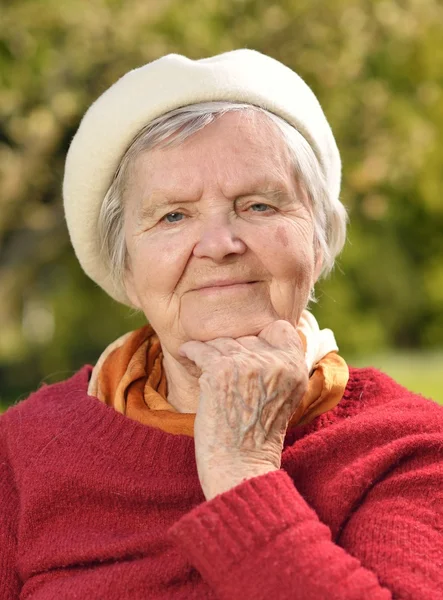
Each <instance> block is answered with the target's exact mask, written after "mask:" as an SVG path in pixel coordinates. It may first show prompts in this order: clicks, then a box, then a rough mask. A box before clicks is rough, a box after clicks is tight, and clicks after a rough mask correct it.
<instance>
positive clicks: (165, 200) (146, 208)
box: [137, 186, 291, 222]
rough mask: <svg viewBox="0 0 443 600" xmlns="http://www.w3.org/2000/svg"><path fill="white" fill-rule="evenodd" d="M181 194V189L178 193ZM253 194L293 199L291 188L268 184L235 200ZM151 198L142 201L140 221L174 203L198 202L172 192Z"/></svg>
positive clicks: (281, 199) (276, 200) (284, 199)
mask: <svg viewBox="0 0 443 600" xmlns="http://www.w3.org/2000/svg"><path fill="white" fill-rule="evenodd" d="M154 194H155V192H154ZM154 194H153V195H154ZM180 194H181V191H180V192H179V193H178V195H180ZM251 196H259V197H260V198H265V199H266V200H269V201H271V202H276V203H282V202H285V201H289V200H290V199H291V194H290V192H289V190H287V189H286V188H285V187H282V186H272V187H271V186H269V187H268V186H267V187H265V188H261V189H260V188H258V189H256V190H251V191H250V192H246V193H243V194H239V195H238V196H235V200H236V201H237V200H243V199H245V198H249V197H251ZM151 198H152V195H151V196H150V197H148V198H147V200H145V201H144V202H143V203H142V206H141V207H140V209H139V211H138V214H137V217H138V220H139V222H142V221H144V220H145V219H152V218H153V217H154V216H155V214H156V213H157V212H159V211H161V210H162V209H164V208H167V207H168V206H172V205H174V204H180V205H183V204H193V203H195V202H198V199H195V198H185V197H181V198H177V197H175V196H174V197H173V196H172V195H171V193H170V192H169V193H166V194H164V195H162V197H161V198H160V199H159V200H158V201H156V202H152V201H151Z"/></svg>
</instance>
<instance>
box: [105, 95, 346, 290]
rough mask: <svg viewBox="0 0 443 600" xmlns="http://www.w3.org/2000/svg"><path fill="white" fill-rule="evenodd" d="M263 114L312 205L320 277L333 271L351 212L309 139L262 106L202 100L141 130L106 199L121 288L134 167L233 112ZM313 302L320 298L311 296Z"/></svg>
mask: <svg viewBox="0 0 443 600" xmlns="http://www.w3.org/2000/svg"><path fill="white" fill-rule="evenodd" d="M239 110H241V111H251V110H253V111H259V112H261V113H264V114H265V115H266V117H268V118H269V119H270V120H271V121H272V122H273V123H275V125H276V126H277V128H278V130H279V132H280V133H281V135H282V138H283V140H284V141H285V142H286V144H287V146H288V148H289V151H290V153H291V157H292V159H293V164H294V171H295V175H296V176H297V177H298V179H299V181H300V182H301V184H302V185H303V186H304V188H305V191H306V193H307V195H308V198H309V200H310V203H311V208H312V213H313V221H314V235H315V242H316V246H317V247H318V248H319V249H320V250H321V252H322V269H321V273H320V275H321V276H325V275H327V274H328V273H329V272H330V271H331V270H332V268H333V266H334V262H335V258H336V257H337V255H338V254H339V253H340V252H341V250H342V248H343V246H344V243H345V239H346V224H347V214H346V209H345V207H344V206H343V204H342V203H341V202H340V200H339V199H338V198H335V197H332V196H331V194H330V192H329V190H328V189H327V186H326V183H325V178H324V175H323V172H322V169H321V166H320V164H319V162H318V160H317V157H316V156H315V154H314V151H313V150H312V148H311V146H310V145H309V144H308V142H307V141H306V139H305V138H304V137H303V136H302V135H301V134H300V133H299V132H298V131H297V130H296V129H295V128H294V127H292V126H291V125H289V123H287V122H286V121H284V120H283V119H282V118H280V117H278V116H276V115H274V114H272V113H270V112H268V111H267V110H265V109H263V108H259V107H257V106H253V105H251V104H239V103H232V102H202V103H198V104H191V105H189V106H184V107H182V108H178V109H175V110H172V111H170V112H168V113H166V114H164V115H161V116H160V117H158V118H156V119H154V120H153V121H151V122H150V123H149V124H148V125H146V126H145V127H144V128H143V129H141V130H140V131H139V133H138V134H137V136H136V137H135V138H134V139H133V141H132V143H131V144H130V146H129V147H128V149H127V150H126V152H125V154H124V155H123V157H122V159H121V161H120V164H119V166H118V168H117V170H116V173H115V175H114V179H113V181H112V183H111V186H110V188H109V190H108V192H107V194H106V196H105V198H104V200H103V203H102V206H101V210H100V215H99V220H98V235H99V242H100V248H101V255H102V259H103V261H104V263H105V264H107V265H108V268H109V271H110V273H111V277H112V281H113V284H114V286H115V287H116V289H119V290H122V289H123V290H124V280H125V273H126V269H127V267H128V255H127V248H126V242H125V235H124V204H123V195H124V192H125V189H126V186H127V183H128V179H129V176H128V174H129V170H130V166H131V165H132V164H133V163H134V161H135V159H136V158H137V157H138V156H139V155H140V154H142V153H143V152H146V151H148V150H152V149H153V148H158V147H162V148H164V147H167V146H172V145H174V146H178V145H180V144H181V143H182V142H184V141H185V140H186V139H187V138H188V137H190V136H192V135H193V134H194V133H196V132H197V131H199V130H200V129H203V128H204V127H206V126H207V125H209V124H210V123H212V122H213V121H214V120H215V119H216V118H218V117H220V116H222V115H223V114H225V113H227V112H231V111H239ZM310 300H311V301H312V300H315V298H314V296H313V293H312V292H311V296H310Z"/></svg>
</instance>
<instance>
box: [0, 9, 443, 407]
mask: <svg viewBox="0 0 443 600" xmlns="http://www.w3.org/2000/svg"><path fill="white" fill-rule="evenodd" d="M239 47H248V48H254V49H257V50H260V51H262V52H264V53H266V54H269V55H271V56H273V57H275V58H277V59H279V60H281V61H282V62H284V63H286V64H287V65H289V66H290V67H292V68H293V69H294V70H296V71H297V72H298V73H299V74H300V75H301V76H302V77H303V78H304V79H305V80H306V81H307V83H308V84H309V85H310V86H311V87H312V88H313V90H314V91H315V93H316V94H317V95H318V97H319V99H320V101H321V104H322V106H323V108H324V110H325V113H326V115H327V116H328V119H329V121H330V123H331V126H332V129H333V131H334V133H335V136H336V139H337V143H338V146H339V148H340V150H341V154H342V159H343V190H342V200H343V202H344V203H345V205H346V206H347V207H348V210H349V213H350V218H351V225H350V228H349V241H348V244H347V246H346V249H345V251H344V253H343V255H342V256H341V258H340V260H339V262H338V264H337V267H336V270H335V272H334V274H333V275H332V277H330V278H329V279H328V280H327V281H325V282H323V283H322V284H321V285H319V286H318V290H317V296H318V304H317V305H316V306H314V307H313V312H314V314H315V315H316V316H317V318H318V320H319V322H320V325H321V326H322V327H330V328H332V329H333V330H334V332H335V335H336V338H337V340H338V343H339V345H340V349H341V353H342V355H343V356H344V357H345V358H346V359H347V360H348V362H349V363H350V364H353V365H373V366H377V367H378V368H381V369H382V370H384V371H385V372H387V373H389V374H391V375H392V376H393V377H394V378H396V379H397V380H399V381H400V382H402V383H403V384H404V385H406V386H407V387H409V388H411V389H413V390H415V391H419V392H421V393H423V394H424V395H426V396H430V397H433V398H434V399H436V400H438V401H441V402H443V385H442V384H443V375H442V367H443V199H442V190H443V176H442V173H443V141H442V140H443V3H442V2H441V1H440V0H409V1H408V0H403V1H401V2H400V1H396V2H395V1H387V0H379V1H378V0H372V1H371V0H364V1H363V0H287V1H282V2H277V3H273V2H272V0H186V1H184V0H140V1H138V0H125V1H120V0H114V1H111V0H108V1H105V0H87V1H81V0H63V2H60V0H10V1H9V2H8V1H5V0H4V1H3V2H2V6H1V8H0V394H1V395H0V408H3V409H4V408H5V407H6V406H7V405H8V404H10V403H13V402H16V401H18V400H20V399H22V398H24V397H26V396H27V395H28V394H29V392H30V391H32V390H34V389H36V388H37V387H39V385H41V383H42V382H47V383H51V382H53V381H56V380H59V379H63V378H66V377H68V376H70V375H71V374H72V373H73V372H75V371H76V370H77V369H78V368H79V367H80V366H81V365H83V364H84V363H91V364H93V363H94V362H95V361H96V359H97V358H98V356H99V354H100V353H101V351H102V350H103V349H104V348H105V346H106V345H107V344H109V343H110V342H111V341H113V340H114V339H115V338H116V337H117V336H119V335H121V334H122V333H124V332H126V331H128V330H131V329H134V328H136V327H138V326H139V325H140V324H141V322H142V321H141V319H140V317H136V316H134V315H133V314H132V315H131V313H130V311H129V310H128V309H127V308H125V307H123V306H120V305H117V304H116V303H115V302H113V301H112V300H110V299H109V298H108V297H107V296H106V295H105V294H104V293H103V292H102V291H101V290H100V289H99V288H97V287H96V286H95V285H94V284H93V283H92V282H90V281H89V280H88V279H87V277H86V276H85V275H84V274H83V272H82V271H81V269H80V267H79V266H78V264H77V262H76V259H75V257H74V254H73V251H72V249H71V247H70V245H69V238H68V234H67V230H66V226H65V223H64V218H63V210H62V201H61V180H62V173H63V163H64V157H65V154H66V151H67V148H68V145H69V141H70V139H71V138H72V136H73V134H74V132H75V130H76V128H77V126H78V123H79V121H80V119H81V116H82V114H83V113H84V111H85V110H86V108H87V107H88V106H89V104H90V103H91V102H92V101H93V100H94V99H95V98H96V97H97V96H98V95H100V93H101V92H103V91H104V90H105V89H106V88H107V87H108V86H109V85H110V84H111V83H113V82H114V81H115V80H116V79H117V78H118V77H120V76H121V75H123V74H124V73H125V72H126V71H128V70H129V69H131V68H134V67H137V66H139V65H141V64H143V63H145V62H148V61H151V60H153V59H155V58H157V57H159V56H161V55H163V54H167V53H170V52H176V53H183V54H186V55H188V56H190V57H191V58H201V57H206V56H210V55H213V54H217V53H219V52H223V51H227V50H231V49H234V48H239Z"/></svg>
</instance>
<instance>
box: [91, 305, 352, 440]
mask: <svg viewBox="0 0 443 600" xmlns="http://www.w3.org/2000/svg"><path fill="white" fill-rule="evenodd" d="M297 331H298V334H299V335H300V338H301V340H302V343H303V348H304V350H305V360H306V364H307V367H308V372H309V374H310V377H309V382H308V389H307V390H306V393H305V395H304V396H303V398H302V401H301V402H300V404H299V406H298V408H297V410H296V411H295V413H294V414H293V415H292V417H291V419H290V421H289V424H288V430H289V429H291V428H293V427H295V426H297V425H304V424H306V423H309V422H310V421H312V420H313V419H314V418H315V417H317V416H318V415H320V414H322V413H324V412H326V411H328V410H330V409H332V408H334V407H335V406H336V405H337V404H338V403H339V402H340V400H341V398H342V397H343V392H344V390H345V387H346V384H347V382H348V378H349V370H348V366H347V364H346V362H345V361H344V359H343V358H342V357H341V356H339V355H338V353H337V352H338V348H337V344H336V342H335V338H334V334H333V333H332V331H331V330H330V329H322V330H321V329H320V328H319V326H318V323H317V321H316V319H315V317H314V316H313V315H312V314H311V313H309V312H308V311H307V310H305V311H303V313H302V316H301V318H300V321H299V323H298V325H297ZM88 394H89V395H90V396H95V397H96V398H98V399H99V400H100V401H101V402H104V403H105V404H107V405H108V406H112V407H113V408H114V409H115V410H116V411H118V412H120V413H122V414H124V415H126V416H127V417H128V418H130V419H133V420H135V421H138V422H140V423H143V424H144V425H150V426H151V427H156V428H158V429H162V430H163V431H166V432H168V433H172V434H176V435H179V434H181V435H188V436H190V437H193V436H194V420H195V414H193V413H180V412H178V411H177V409H176V408H174V406H172V405H171V404H170V403H169V402H168V400H167V395H168V391H167V380H166V373H165V370H164V368H163V353H162V349H161V345H160V341H159V339H158V336H157V334H156V333H155V331H154V330H153V329H152V327H151V326H150V325H145V326H144V327H141V328H140V329H137V330H135V331H132V332H129V333H126V334H125V335H123V336H121V337H120V338H118V339H117V340H115V341H114V342H113V343H112V344H110V345H109V346H108V347H107V348H106V349H105V350H104V352H103V353H102V354H101V356H100V358H99V360H98V362H97V364H96V365H95V367H94V369H93V371H92V375H91V379H90V382H89V386H88Z"/></svg>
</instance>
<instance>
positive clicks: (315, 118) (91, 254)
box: [63, 49, 341, 305]
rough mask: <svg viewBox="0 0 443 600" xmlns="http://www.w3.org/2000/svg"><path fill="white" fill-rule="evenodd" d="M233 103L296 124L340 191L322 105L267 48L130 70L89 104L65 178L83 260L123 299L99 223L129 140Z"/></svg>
mask: <svg viewBox="0 0 443 600" xmlns="http://www.w3.org/2000/svg"><path fill="white" fill-rule="evenodd" d="M211 101H231V102H242V103H248V104H252V105H255V106H259V107H262V108H264V109H267V110H268V111H270V112H272V113H274V114H276V115H278V116H280V117H282V118H283V119H285V120H286V121H287V122H288V123H289V124H291V125H292V126H294V127H295V129H297V130H298V131H299V132H300V133H301V134H302V135H303V136H304V138H305V139H306V140H307V142H308V143H309V144H310V146H311V147H312V149H313V151H314V152H315V154H316V156H317V159H318V160H319V163H320V166H321V168H322V171H323V173H324V177H325V180H326V184H327V186H328V189H329V191H330V193H331V194H332V196H333V197H334V198H338V195H339V191H340V177H341V162H340V155H339V152H338V149H337V145H336V143H335V140H334V136H333V134H332V131H331V128H330V127H329V124H328V122H327V120H326V117H325V115H324V113H323V111H322V108H321V106H320V104H319V102H318V100H317V98H316V97H315V95H314V93H313V92H312V90H311V89H310V88H309V87H308V85H307V84H306V83H305V82H304V81H303V80H302V79H301V78H300V77H299V76H298V75H297V74H296V73H294V71H292V70H291V69H289V68H288V67H286V66H285V65H283V64H282V63H280V62H278V61H277V60H275V59H273V58H270V57H269V56H266V55H264V54H261V53H260V52H256V51H254V50H246V49H242V50H233V51H232V52H226V53H224V54H219V55H217V56H213V57H211V58H205V59H201V60H191V59H189V58H186V57H185V56H180V55H177V54H169V55H167V56H163V57H162V58H159V59H158V60H155V61H153V62H151V63H148V64H146V65H144V66H142V67H139V68H138V69H134V70H132V71H129V72H128V73H126V75H124V76H123V77H121V78H120V79H119V80H118V81H117V82H116V83H114V84H113V85H112V86H111V87H110V88H109V89H108V90H106V91H105V92H104V93H103V94H102V95H101V96H100V97H99V98H98V99H97V100H96V101H95V102H94V103H93V104H92V105H91V106H90V108H89V109H88V111H87V112H86V114H85V115H84V117H83V119H82V121H81V123H80V126H79V128H78V131H77V133H76V134H75V136H74V138H73V140H72V143H71V146H70V148H69V151H68V155H67V158H66V165H65V174H64V181H63V198H64V208H65V216H66V222H67V226H68V230H69V235H70V238H71V242H72V245H73V247H74V250H75V253H76V255H77V258H78V260H79V261H80V264H81V266H82V267H83V269H84V271H85V272H86V274H87V275H89V277H91V279H93V281H95V282H96V283H97V284H98V285H100V286H101V287H102V288H103V289H104V290H105V291H106V292H107V293H108V294H109V295H110V296H111V297H113V298H114V299H115V300H118V301H119V302H122V303H124V304H129V305H130V302H129V300H128V298H127V297H126V295H125V294H124V293H122V292H121V291H118V290H116V289H115V287H114V285H113V282H112V280H111V276H110V272H109V268H108V266H107V265H105V264H104V263H103V261H102V259H101V253H100V244H99V239H98V235H97V221H98V217H99V213H100V208H101V205H102V202H103V199H104V197H105V195H106V193H107V191H108V189H109V187H110V185H111V183H112V180H113V178H114V174H115V172H116V169H117V167H118V165H119V163H120V160H121V158H122V157H123V155H124V153H125V151H126V150H127V148H128V146H129V145H130V144H131V142H132V140H133V139H134V137H135V136H136V135H137V133H138V132H139V131H140V129H142V128H143V127H144V126H145V125H147V124H148V123H149V122H150V121H152V120H153V119H155V118H156V117H159V116H161V115H162V114H164V113H167V112H169V111H170V110H173V109H176V108H179V107H182V106H186V105H189V104H196V103H198V102H211Z"/></svg>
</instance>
